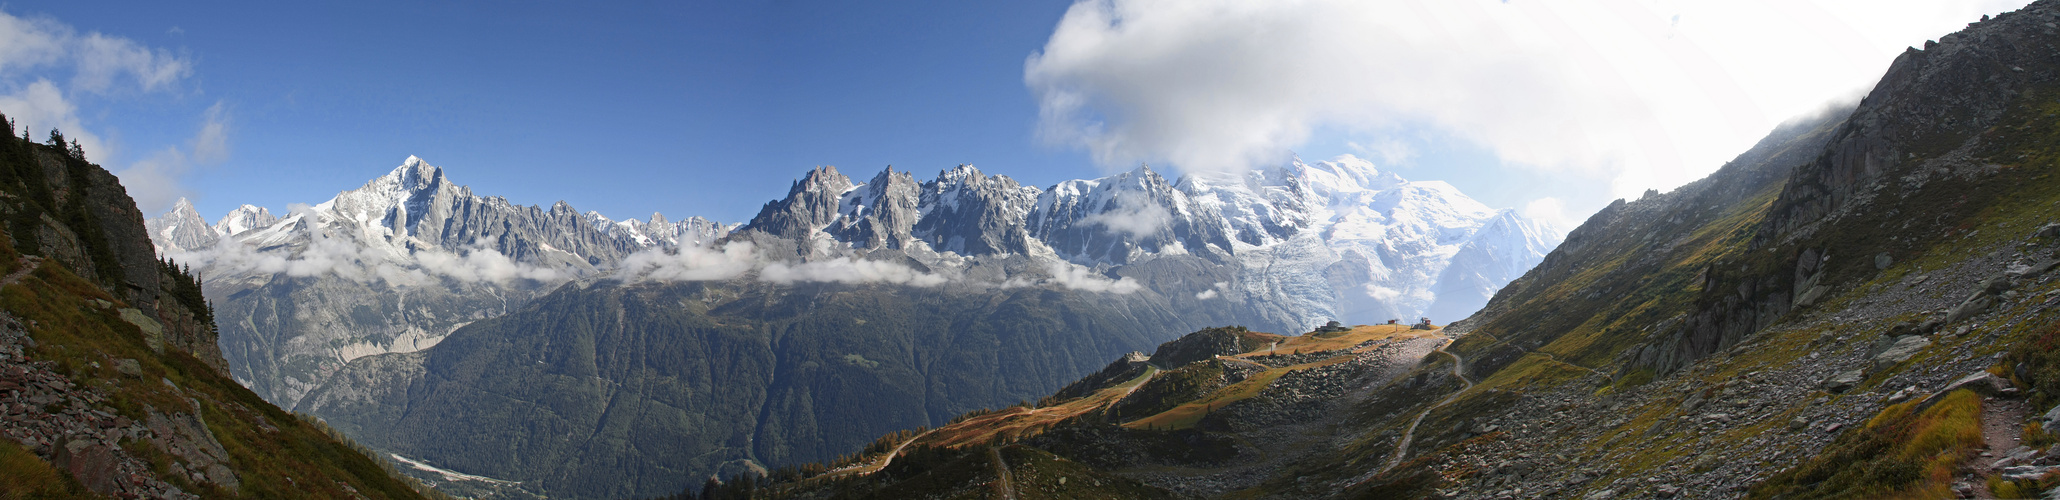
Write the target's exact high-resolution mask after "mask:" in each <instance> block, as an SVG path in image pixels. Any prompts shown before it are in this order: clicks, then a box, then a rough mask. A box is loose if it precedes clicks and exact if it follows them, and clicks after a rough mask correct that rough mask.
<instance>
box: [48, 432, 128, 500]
mask: <svg viewBox="0 0 2060 500" xmlns="http://www.w3.org/2000/svg"><path fill="white" fill-rule="evenodd" d="M56 448H57V456H55V457H53V458H55V460H54V461H55V462H57V466H58V467H62V468H64V470H65V471H66V472H70V473H71V475H72V478H74V479H78V480H79V485H80V486H85V487H86V489H88V490H93V492H94V493H100V494H103V495H104V494H112V493H114V492H115V491H116V490H117V489H119V488H121V483H120V479H121V471H120V470H119V469H117V468H116V466H117V465H118V464H119V463H120V461H119V460H118V459H116V458H115V455H114V450H111V449H108V447H107V445H104V444H100V443H99V442H97V441H91V440H85V439H74V440H72V441H71V442H69V443H65V444H64V446H58V447H56Z"/></svg>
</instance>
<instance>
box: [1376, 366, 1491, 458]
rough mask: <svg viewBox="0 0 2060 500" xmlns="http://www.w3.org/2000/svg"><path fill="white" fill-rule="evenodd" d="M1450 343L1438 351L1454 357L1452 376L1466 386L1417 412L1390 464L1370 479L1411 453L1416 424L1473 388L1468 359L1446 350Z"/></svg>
mask: <svg viewBox="0 0 2060 500" xmlns="http://www.w3.org/2000/svg"><path fill="white" fill-rule="evenodd" d="M1449 345H1452V342H1451V341H1449V340H1448V341H1446V342H1445V344H1444V345H1440V346H1438V349H1437V352H1440V353H1444V354H1445V355H1446V356H1451V357H1452V376H1455V377H1459V381H1460V382H1465V383H1466V387H1462V388H1460V389H1459V392H1454V393H1452V395H1450V396H1445V399H1442V400H1439V401H1438V403H1437V404H1434V405H1431V407H1430V408H1425V409H1424V410H1423V413H1418V414H1416V419H1415V420H1411V421H1409V429H1408V430H1405V431H1402V440H1401V441H1400V442H1397V443H1395V456H1393V457H1389V458H1388V464H1387V465H1383V466H1381V468H1380V470H1379V471H1375V472H1374V473H1373V475H1371V476H1368V477H1367V478H1368V479H1372V478H1373V477H1378V476H1380V475H1381V474H1385V473H1387V472H1388V470H1389V469H1394V468H1395V466H1397V465H1401V464H1402V457H1405V456H1408V455H1409V444H1410V443H1411V442H1412V441H1415V440H1416V426H1417V425H1418V424H1422V423H1423V418H1424V417H1428V416H1430V414H1431V412H1433V411H1437V410H1438V409H1439V408H1444V407H1445V405H1448V404H1452V402H1453V401H1455V400H1458V399H1459V396H1460V395H1463V394H1466V391H1468V390H1470V389H1473V381H1472V380H1467V379H1466V373H1465V372H1466V361H1465V360H1463V359H1460V358H1459V355H1458V354H1453V353H1452V352H1451V351H1447V350H1445V346H1449Z"/></svg>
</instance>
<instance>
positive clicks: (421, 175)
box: [386, 155, 443, 191]
mask: <svg viewBox="0 0 2060 500" xmlns="http://www.w3.org/2000/svg"><path fill="white" fill-rule="evenodd" d="M386 175H387V177H390V178H392V179H393V180H394V182H395V183H396V184H398V185H399V186H400V187H401V188H402V189H406V190H409V191H419V190H422V189H425V188H429V187H432V186H435V185H436V184H438V183H439V182H440V181H442V180H443V169H441V168H437V167H436V166H435V165H430V164H429V162H426V161H422V159H421V158H417V157H415V156H413V155H409V156H408V160H407V161H405V162H401V166H399V167H396V168H394V169H393V172H390V173H388V174H386Z"/></svg>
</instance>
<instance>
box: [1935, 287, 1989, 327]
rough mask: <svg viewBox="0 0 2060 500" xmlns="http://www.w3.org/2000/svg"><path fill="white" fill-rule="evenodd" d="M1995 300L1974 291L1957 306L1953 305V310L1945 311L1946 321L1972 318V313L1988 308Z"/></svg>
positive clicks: (1955, 321) (1952, 321) (1979, 312)
mask: <svg viewBox="0 0 2060 500" xmlns="http://www.w3.org/2000/svg"><path fill="white" fill-rule="evenodd" d="M1995 302H1996V301H1995V299H1993V298H1990V297H1989V296H1988V295H1987V294H1983V293H1975V294H1974V295H1972V296H1969V297H1967V300H1965V301H1962V302H1960V305H1959V306H1956V307H1954V308H1953V312H1950V313H1946V322H1947V323H1957V322H1959V321H1960V320H1964V319H1967V318H1972V317H1974V315H1976V314H1981V312H1982V311H1986V310H1988V306H1992V305H1995Z"/></svg>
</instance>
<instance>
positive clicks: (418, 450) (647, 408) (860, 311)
mask: <svg viewBox="0 0 2060 500" xmlns="http://www.w3.org/2000/svg"><path fill="white" fill-rule="evenodd" d="M1194 312H1196V311H1184V312H1176V311H1173V310H1170V309H1168V308H1167V307H1165V306H1164V305H1163V304H1162V303H1160V301H1157V300H1153V299H1151V298H1149V297H1146V296H1143V295H1122V296H1111V295H1108V294H1095V293H1081V292H1071V291H1063V290H1048V289H1037V288H1019V289H1013V290H1006V291H999V292H990V293H985V294H969V293H965V290H953V289H949V288H939V289H931V290H911V289H906V288H904V287H894V286H882V285H841V284H820V283H819V284H805V285H795V286H783V287H775V286H767V285H753V286H737V285H734V284H722V283H683V284H639V285H622V284H618V283H612V282H601V283H594V284H591V285H590V286H582V285H569V286H566V287H563V288H561V289H560V290H559V291H557V292H555V293H553V294H551V295H549V296H547V297H544V298H541V299H538V300H536V301H534V302H532V303H531V304H530V305H529V306H527V307H525V308H524V309H523V310H521V311H518V312H516V313H514V314H510V315H507V316H503V317H500V318H495V319H490V320H485V321H481V322H479V323H476V324H473V325H470V326H467V327H465V328H462V329H459V330H458V331H457V332H456V333H454V334H452V335H451V336H450V337H448V338H446V339H445V340H444V342H443V343H441V344H439V345H438V346H437V347H436V348H433V349H429V350H426V351H423V352H418V353H407V354H388V355H379V356H372V357H368V358H365V359H364V360H362V361H360V362H354V363H352V364H351V365H350V366H349V367H347V368H345V369H344V370H343V371H341V372H339V374H338V376H337V378H336V379H335V380H333V381H332V382H331V383H330V384H327V385H325V386H324V387H323V388H321V389H318V390H316V391H314V392H312V393H310V394H309V395H308V397H306V398H304V399H303V400H302V402H301V404H300V406H299V408H298V409H299V410H300V411H306V412H312V413H315V414H319V415H324V416H325V418H326V419H327V420H328V421H329V422H330V423H331V424H332V425H335V426H336V427H337V428H339V429H342V430H344V431H345V432H346V433H348V434H350V435H353V436H358V439H361V440H363V441H364V442H365V443H367V444H368V445H370V446H373V447H375V448H379V449H382V450H388V451H391V452H395V453H400V454H402V455H406V456H409V457H419V458H427V459H430V460H433V462H434V463H437V464H439V465H440V466H444V467H448V468H451V469H454V470H459V471H465V472H467V473H473V474H480V475H486V476H490V477H496V478H520V479H522V480H524V481H525V482H524V484H525V485H526V487H534V488H537V489H538V490H539V491H549V492H552V493H553V495H554V496H572V497H581V498H608V497H616V498H619V497H625V496H632V495H652V494H658V493H663V492H670V491H674V490H677V489H678V488H680V487H681V486H682V485H683V484H686V482H687V481H683V478H689V479H691V478H705V477H707V475H708V474H709V473H712V472H718V471H721V472H726V473H734V472H738V471H741V470H744V468H745V467H747V465H746V464H751V463H757V464H768V465H780V464H791V463H799V462H806V461H817V460H827V459H829V458H831V457H833V456H835V455H837V454H839V453H844V452H847V451H848V450H851V449H855V448H857V447H860V446H863V445H864V444H865V443H866V442H868V441H870V440H871V439H872V438H873V436H877V435H879V434H881V433H884V432H887V431H890V430H893V429H900V428H908V427H916V426H925V425H935V424H938V423H941V422H944V421H946V420H948V419H950V418H951V417H952V416H954V415H958V414H960V413H964V412H966V411H970V410H974V409H978V408H982V407H989V406H1000V405H1006V404H1010V403H1014V402H1016V401H1020V400H1026V399H1036V398H1037V397H1039V396H1041V395H1043V394H1046V393H1048V392H1049V391H1050V390H1051V389H1052V388H1054V387H1057V386H1059V385H1060V384H1063V383H1065V382H1067V381H1070V380H1072V379H1073V378H1075V377H1077V376H1079V375H1080V374H1083V373H1088V372H1091V371H1093V370H1094V369H1097V368H1099V367H1100V366H1101V365H1103V364H1104V363H1105V362H1106V358H1107V355H1108V353H1111V352H1120V351H1122V350H1125V349H1129V348H1130V347H1131V346H1137V345H1148V344H1150V343H1151V342H1152V341H1153V340H1154V339H1156V338H1158V337H1159V336H1160V334H1158V333H1157V332H1159V331H1161V329H1163V328H1167V327H1168V325H1177V326H1178V327H1190V326H1192V325H1198V324H1206V323H1210V322H1222V321H1227V320H1228V318H1227V317H1223V316H1216V317H1210V316H1208V315H1207V314H1201V315H1193V313H1194ZM725 465H727V468H726V467H725Z"/></svg>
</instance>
